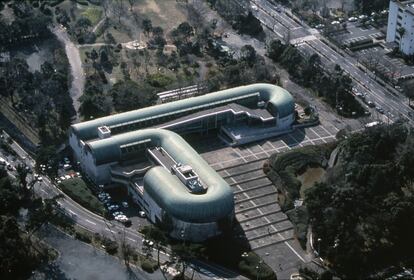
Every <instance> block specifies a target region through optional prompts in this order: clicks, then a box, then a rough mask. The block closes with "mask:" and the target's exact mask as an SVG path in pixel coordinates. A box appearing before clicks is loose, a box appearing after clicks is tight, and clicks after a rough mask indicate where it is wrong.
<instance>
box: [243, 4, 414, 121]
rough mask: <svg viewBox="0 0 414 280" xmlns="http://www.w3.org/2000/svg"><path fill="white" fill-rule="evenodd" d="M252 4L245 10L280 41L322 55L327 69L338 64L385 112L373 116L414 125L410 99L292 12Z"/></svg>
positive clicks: (356, 86)
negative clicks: (329, 41)
mask: <svg viewBox="0 0 414 280" xmlns="http://www.w3.org/2000/svg"><path fill="white" fill-rule="evenodd" d="M250 3H251V4H253V5H254V9H252V8H251V6H250V7H245V8H246V9H249V10H252V11H253V13H254V14H255V15H256V17H257V18H258V19H259V20H260V21H261V22H262V24H263V25H265V26H266V27H267V28H268V29H270V30H271V31H272V32H273V33H274V34H275V35H276V36H277V37H279V38H280V39H282V40H287V39H288V40H289V42H290V43H292V44H295V45H296V46H297V48H298V50H299V51H301V52H302V53H304V54H307V55H311V54H314V53H316V54H318V55H319V56H320V57H321V61H322V63H323V64H324V66H325V67H326V69H332V66H333V65H335V64H338V65H340V66H341V67H342V69H344V70H345V71H346V72H347V73H349V75H350V77H351V78H352V79H353V81H354V83H355V85H354V88H355V89H356V90H357V91H358V92H361V93H364V94H366V96H367V99H369V100H371V101H373V102H374V103H375V104H376V105H378V106H380V107H382V108H383V109H384V110H385V115H381V114H374V115H373V116H376V117H379V118H380V119H381V120H383V121H395V120H396V119H398V118H403V119H406V120H408V121H410V122H413V117H412V116H413V115H412V109H411V108H410V107H409V106H408V102H407V98H406V97H404V96H402V95H401V94H397V93H396V92H395V90H392V89H390V88H387V87H384V86H382V85H381V84H379V83H378V82H377V81H376V80H375V75H374V74H373V73H372V72H370V71H365V72H364V71H363V70H361V69H360V68H359V67H358V65H359V63H358V61H357V60H356V59H355V58H353V57H352V56H350V55H349V54H347V53H345V52H343V51H341V50H339V51H336V50H334V49H333V48H332V47H331V46H329V45H328V44H327V43H325V42H324V41H323V40H321V39H322V36H321V35H320V34H319V33H318V32H317V31H316V30H315V29H312V28H310V27H309V26H307V25H306V23H304V22H302V21H301V20H299V19H297V18H296V17H295V16H294V15H293V14H292V12H291V11H290V10H289V9H288V8H285V7H281V6H276V5H274V4H272V3H270V1H268V0H251V1H250Z"/></svg>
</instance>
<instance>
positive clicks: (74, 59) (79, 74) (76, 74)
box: [51, 26, 85, 122]
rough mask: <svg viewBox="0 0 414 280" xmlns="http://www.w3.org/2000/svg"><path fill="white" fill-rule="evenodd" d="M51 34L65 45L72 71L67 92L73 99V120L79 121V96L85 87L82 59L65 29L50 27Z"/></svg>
mask: <svg viewBox="0 0 414 280" xmlns="http://www.w3.org/2000/svg"><path fill="white" fill-rule="evenodd" d="M51 31H52V32H53V34H55V35H56V37H57V38H58V40H59V41H61V42H62V43H63V44H64V45H65V52H66V56H67V57H68V60H69V64H70V69H71V72H72V85H71V87H70V90H69V93H70V96H71V97H72V100H73V107H74V108H75V111H76V119H75V120H74V121H73V122H78V121H79V113H78V111H79V107H80V102H79V98H80V97H81V96H82V94H83V89H84V87H85V74H84V72H83V69H82V61H81V57H80V53H79V49H78V47H77V46H76V45H75V44H74V43H73V42H72V41H71V40H70V38H69V35H68V33H67V32H66V30H65V29H64V28H62V27H60V26H55V27H53V28H51Z"/></svg>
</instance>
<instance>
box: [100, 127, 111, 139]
mask: <svg viewBox="0 0 414 280" xmlns="http://www.w3.org/2000/svg"><path fill="white" fill-rule="evenodd" d="M98 136H99V138H100V139H105V138H109V137H111V130H110V129H109V127H107V126H100V127H98Z"/></svg>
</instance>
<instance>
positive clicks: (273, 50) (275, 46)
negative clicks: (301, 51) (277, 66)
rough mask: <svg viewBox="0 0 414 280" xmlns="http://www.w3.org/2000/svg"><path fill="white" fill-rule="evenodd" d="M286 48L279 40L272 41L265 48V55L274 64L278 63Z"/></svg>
mask: <svg viewBox="0 0 414 280" xmlns="http://www.w3.org/2000/svg"><path fill="white" fill-rule="evenodd" d="M285 48H286V46H285V45H284V44H283V43H282V42H281V41H280V40H272V41H270V43H269V45H268V46H267V47H266V51H267V52H266V55H267V56H268V57H269V58H270V59H272V60H273V61H275V62H278V61H279V59H280V56H281V55H282V53H283V51H284V50H285Z"/></svg>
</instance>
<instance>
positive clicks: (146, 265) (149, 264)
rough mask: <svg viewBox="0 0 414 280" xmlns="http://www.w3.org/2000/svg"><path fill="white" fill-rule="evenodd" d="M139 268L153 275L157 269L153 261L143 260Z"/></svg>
mask: <svg viewBox="0 0 414 280" xmlns="http://www.w3.org/2000/svg"><path fill="white" fill-rule="evenodd" d="M141 268H142V269H143V270H144V271H146V272H148V273H153V272H154V271H156V270H157V269H158V265H157V263H156V262H154V261H151V260H149V259H145V260H143V261H142V262H141Z"/></svg>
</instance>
